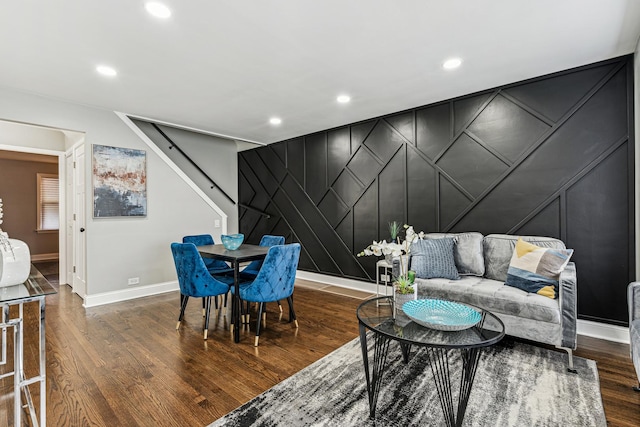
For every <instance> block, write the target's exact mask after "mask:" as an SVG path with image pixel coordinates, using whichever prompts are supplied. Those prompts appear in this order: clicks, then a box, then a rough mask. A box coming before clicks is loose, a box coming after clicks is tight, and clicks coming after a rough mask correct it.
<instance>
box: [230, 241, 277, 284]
mask: <svg viewBox="0 0 640 427" xmlns="http://www.w3.org/2000/svg"><path fill="white" fill-rule="evenodd" d="M258 245H259V246H275V245H284V236H271V235H269V234H265V235H264V236H262V239H260V243H259V244H258ZM263 262H264V260H262V259H259V260H256V261H251V263H250V264H249V265H247V266H246V267H245V268H244V269H243V270H242V271H241V273H242V274H243V275H245V276H249V275H251V276H253V277H255V276H257V275H258V272H259V271H260V267H262V263H263Z"/></svg>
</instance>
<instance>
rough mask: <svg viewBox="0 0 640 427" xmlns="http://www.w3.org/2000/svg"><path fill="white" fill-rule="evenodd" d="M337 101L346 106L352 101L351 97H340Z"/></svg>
mask: <svg viewBox="0 0 640 427" xmlns="http://www.w3.org/2000/svg"><path fill="white" fill-rule="evenodd" d="M337 100H338V102H339V103H341V104H346V103H347V102H349V101H351V97H350V96H349V95H340V96H338V98H337Z"/></svg>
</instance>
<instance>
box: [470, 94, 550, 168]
mask: <svg viewBox="0 0 640 427" xmlns="http://www.w3.org/2000/svg"><path fill="white" fill-rule="evenodd" d="M548 129H549V125H547V124H546V123H544V122H543V121H541V120H540V119H537V118H536V117H534V116H533V115H531V114H530V113H528V112H526V111H525V110H523V109H522V108H520V107H519V106H517V105H516V104H514V103H513V102H511V101H508V100H507V99H506V98H505V97H503V96H500V95H498V96H496V97H495V98H494V99H493V100H492V101H491V102H490V103H489V105H487V108H485V109H484V110H483V111H482V113H480V115H479V116H478V117H477V118H476V119H475V120H474V121H473V123H471V126H469V130H470V131H471V132H472V133H473V134H474V135H475V136H477V137H479V138H480V140H481V141H482V142H484V143H485V144H487V145H489V146H490V147H492V148H493V149H495V150H496V151H497V152H498V153H500V154H502V155H503V156H504V157H506V158H507V159H508V160H509V161H511V162H513V161H515V160H516V159H517V158H518V156H520V154H522V153H523V152H524V151H525V150H526V149H527V148H529V146H531V144H533V143H534V142H535V141H537V140H538V138H540V137H541V136H542V135H543V134H544V133H545V132H546V131H547V130H548Z"/></svg>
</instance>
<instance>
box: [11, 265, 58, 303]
mask: <svg viewBox="0 0 640 427" xmlns="http://www.w3.org/2000/svg"><path fill="white" fill-rule="evenodd" d="M57 292H58V291H56V289H55V288H54V287H53V286H52V285H51V283H49V282H48V281H47V279H45V278H44V276H43V275H42V274H41V273H40V272H39V271H38V270H37V269H36V268H35V267H34V266H33V265H32V266H31V271H30V272H29V277H28V278H27V280H26V281H25V282H24V283H20V284H19V285H12V286H4V287H0V303H6V302H12V301H16V300H21V299H27V298H33V297H39V296H44V295H50V294H55V293H57Z"/></svg>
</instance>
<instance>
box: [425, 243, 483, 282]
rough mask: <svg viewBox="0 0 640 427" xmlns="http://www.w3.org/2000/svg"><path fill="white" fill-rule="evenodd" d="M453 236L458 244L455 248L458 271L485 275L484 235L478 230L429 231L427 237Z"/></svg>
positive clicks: (464, 273) (462, 273) (466, 273)
mask: <svg viewBox="0 0 640 427" xmlns="http://www.w3.org/2000/svg"><path fill="white" fill-rule="evenodd" d="M443 237H453V238H454V239H455V242H456V245H455V247H454V249H453V257H454V259H455V261H456V268H457V269H458V273H460V274H461V275H463V276H467V275H473V276H483V275H484V255H483V249H482V241H483V238H484V236H483V235H482V234H480V233H477V232H469V233H429V234H427V235H425V238H427V239H442V238H443Z"/></svg>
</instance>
